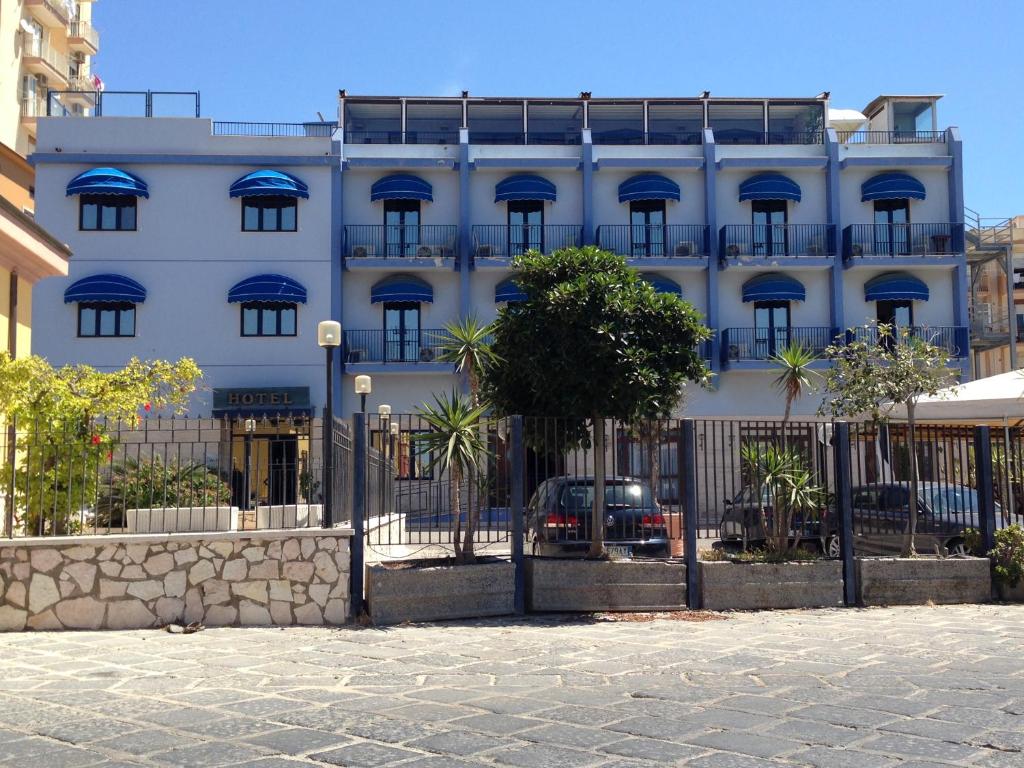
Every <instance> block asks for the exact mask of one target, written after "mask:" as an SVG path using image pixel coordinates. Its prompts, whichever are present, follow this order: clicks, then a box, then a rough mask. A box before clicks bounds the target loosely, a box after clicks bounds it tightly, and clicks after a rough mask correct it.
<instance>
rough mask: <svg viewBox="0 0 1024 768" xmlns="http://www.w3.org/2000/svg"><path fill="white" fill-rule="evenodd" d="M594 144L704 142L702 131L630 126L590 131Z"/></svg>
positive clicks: (685, 143) (653, 144) (657, 144)
mask: <svg viewBox="0 0 1024 768" xmlns="http://www.w3.org/2000/svg"><path fill="white" fill-rule="evenodd" d="M591 139H592V141H593V143H594V144H607V145H618V146H645V145H648V146H665V145H694V144H703V143H704V133H703V131H649V132H647V133H644V131H643V130H642V129H641V130H634V129H631V128H617V129H611V130H600V131H592V132H591Z"/></svg>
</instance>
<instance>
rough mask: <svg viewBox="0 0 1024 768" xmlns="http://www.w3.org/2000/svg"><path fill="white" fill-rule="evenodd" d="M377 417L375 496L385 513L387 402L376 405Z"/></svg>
mask: <svg viewBox="0 0 1024 768" xmlns="http://www.w3.org/2000/svg"><path fill="white" fill-rule="evenodd" d="M377 419H378V421H379V422H380V423H379V425H378V426H379V427H380V454H381V455H380V461H378V464H380V471H379V472H378V479H377V483H378V485H377V496H378V497H379V498H380V500H381V502H380V505H381V510H380V511H381V514H387V512H389V511H390V510H387V509H385V507H386V506H387V503H386V502H385V499H386V498H387V497H388V496H389V494H387V493H385V492H384V480H385V478H386V474H385V469H384V464H385V463H386V462H387V452H386V450H385V446H386V445H387V443H386V441H387V439H388V435H389V434H390V433H391V431H390V430H389V429H388V421H389V420H390V419H391V406H390V405H388V404H387V403H381V404H380V405H378V406H377Z"/></svg>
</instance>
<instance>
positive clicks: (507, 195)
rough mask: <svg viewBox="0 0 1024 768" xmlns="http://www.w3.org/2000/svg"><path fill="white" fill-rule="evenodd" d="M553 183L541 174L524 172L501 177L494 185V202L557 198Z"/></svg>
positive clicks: (551, 199)
mask: <svg viewBox="0 0 1024 768" xmlns="http://www.w3.org/2000/svg"><path fill="white" fill-rule="evenodd" d="M557 196H558V195H557V193H556V190H555V185H554V184H552V183H551V182H550V181H548V180H547V179H545V178H543V177H541V176H534V175H533V174H529V173H524V174H518V175H516V176H509V177H508V178H506V179H502V180H501V181H499V182H498V183H497V185H496V186H495V187H494V202H496V203H500V202H501V201H502V200H549V201H552V202H553V201H554V200H555V199H556V198H557Z"/></svg>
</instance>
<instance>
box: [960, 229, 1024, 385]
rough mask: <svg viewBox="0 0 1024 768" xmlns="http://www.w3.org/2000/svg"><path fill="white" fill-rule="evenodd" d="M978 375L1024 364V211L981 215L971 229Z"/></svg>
mask: <svg viewBox="0 0 1024 768" xmlns="http://www.w3.org/2000/svg"><path fill="white" fill-rule="evenodd" d="M967 261H968V264H969V265H970V267H971V291H970V305H971V337H972V338H971V348H972V350H973V353H974V362H973V367H974V377H975V378H982V377H985V376H995V375H997V374H1000V373H1007V372H1009V371H1012V370H1015V369H1017V368H1020V367H1021V365H1024V216H1013V217H1011V218H1007V219H984V218H980V217H975V218H974V219H973V220H971V221H969V223H968V229H967Z"/></svg>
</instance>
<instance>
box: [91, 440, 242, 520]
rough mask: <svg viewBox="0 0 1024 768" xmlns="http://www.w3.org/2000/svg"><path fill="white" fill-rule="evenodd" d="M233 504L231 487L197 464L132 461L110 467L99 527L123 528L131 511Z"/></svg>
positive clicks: (100, 502)
mask: <svg viewBox="0 0 1024 768" xmlns="http://www.w3.org/2000/svg"><path fill="white" fill-rule="evenodd" d="M230 503H231V486H229V485H228V484H227V483H226V482H224V481H223V480H222V479H221V478H220V477H219V476H218V475H217V473H216V472H214V471H212V470H210V469H208V468H207V467H205V466H203V465H202V464H196V463H193V462H189V463H179V462H177V461H170V462H167V463H165V462H164V460H163V458H162V457H161V456H159V455H155V456H153V457H152V458H150V459H141V460H138V459H133V458H128V459H126V460H125V461H123V462H121V463H118V464H115V465H114V466H113V467H111V468H110V471H109V478H108V479H106V480H104V481H103V482H102V487H101V488H100V492H99V498H98V499H97V502H96V524H97V526H100V527H105V526H108V525H109V526H110V527H120V526H122V525H123V524H124V513H125V510H128V509H150V508H161V507H200V508H202V507H216V506H222V505H225V504H230Z"/></svg>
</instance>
